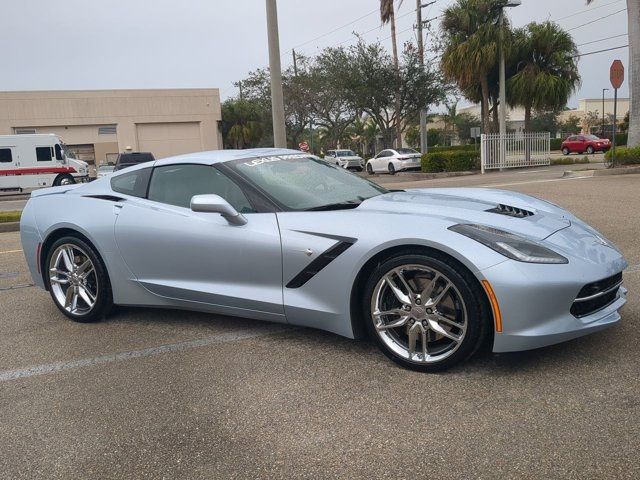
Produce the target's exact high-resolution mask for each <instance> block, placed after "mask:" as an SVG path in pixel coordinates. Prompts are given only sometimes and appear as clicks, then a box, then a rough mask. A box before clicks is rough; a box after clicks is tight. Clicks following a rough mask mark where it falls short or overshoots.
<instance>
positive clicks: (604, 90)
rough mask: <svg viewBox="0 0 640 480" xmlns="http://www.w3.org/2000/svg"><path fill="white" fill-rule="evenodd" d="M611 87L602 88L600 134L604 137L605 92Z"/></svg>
mask: <svg viewBox="0 0 640 480" xmlns="http://www.w3.org/2000/svg"><path fill="white" fill-rule="evenodd" d="M608 91H609V89H608V88H603V89H602V131H601V132H600V135H601V136H602V137H604V125H605V119H604V92H608Z"/></svg>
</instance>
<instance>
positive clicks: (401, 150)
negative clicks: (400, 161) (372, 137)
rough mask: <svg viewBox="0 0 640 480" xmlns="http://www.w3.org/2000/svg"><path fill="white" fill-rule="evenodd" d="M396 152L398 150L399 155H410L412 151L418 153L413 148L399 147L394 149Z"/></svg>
mask: <svg viewBox="0 0 640 480" xmlns="http://www.w3.org/2000/svg"><path fill="white" fill-rule="evenodd" d="M396 152H398V153H399V154H400V155H407V154H408V155H412V154H414V153H418V152H416V151H415V150H414V149H413V148H399V149H397V150H396Z"/></svg>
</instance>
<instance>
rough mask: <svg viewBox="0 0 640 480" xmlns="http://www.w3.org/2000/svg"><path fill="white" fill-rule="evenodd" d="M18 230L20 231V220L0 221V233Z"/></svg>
mask: <svg viewBox="0 0 640 480" xmlns="http://www.w3.org/2000/svg"><path fill="white" fill-rule="evenodd" d="M19 231H20V222H5V223H0V233H6V232H19Z"/></svg>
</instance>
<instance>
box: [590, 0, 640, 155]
mask: <svg viewBox="0 0 640 480" xmlns="http://www.w3.org/2000/svg"><path fill="white" fill-rule="evenodd" d="M591 3H593V0H587V5H589V4H591ZM627 15H628V24H629V27H628V28H629V30H628V32H629V61H630V65H629V72H630V74H629V93H630V96H631V105H630V107H629V112H630V115H629V139H628V140H627V145H628V146H630V147H637V146H640V0H627Z"/></svg>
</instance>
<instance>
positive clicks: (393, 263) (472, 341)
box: [362, 252, 491, 372]
mask: <svg viewBox="0 0 640 480" xmlns="http://www.w3.org/2000/svg"><path fill="white" fill-rule="evenodd" d="M397 271H400V272H401V273H402V274H403V277H404V278H405V280H406V282H405V283H402V282H401V281H400V278H399V277H396V276H395V275H396V273H395V272H397ZM416 273H417V275H416ZM435 274H438V275H439V277H437V279H436V285H435V286H434V287H433V290H432V291H431V292H429V293H428V294H426V293H425V292H426V291H427V289H428V288H430V285H431V281H432V280H433V278H435ZM390 275H391V278H392V281H393V282H394V283H396V286H397V285H399V284H401V285H404V286H402V287H400V288H401V290H402V292H403V293H407V292H406V290H407V288H406V287H410V288H412V291H418V290H420V291H421V292H422V294H423V295H429V298H428V299H427V298H421V297H418V296H413V298H412V300H411V306H408V305H407V304H402V302H401V301H400V300H399V297H398V296H397V295H395V294H394V293H393V289H392V288H391V287H390V284H389V283H388V281H387V280H386V278H389V276H390ZM411 275H413V276H411ZM420 275H423V276H422V277H421V276H420ZM429 275H433V277H429ZM445 286H446V287H447V288H446V289H445ZM443 291H444V292H445V293H444V294H442V292H443ZM441 294H442V295H443V297H442V299H440V300H438V298H437V297H439V296H441ZM411 295H413V293H412V294H411ZM484 298H486V297H485V294H484V292H483V291H481V288H480V286H479V284H478V283H477V281H476V280H475V278H474V277H473V276H472V275H471V274H470V273H469V272H468V271H466V270H465V269H464V268H463V267H461V266H458V265H456V264H454V263H452V262H451V261H450V260H449V259H448V258H447V257H446V256H444V255H438V254H437V253H435V254H432V255H426V254H423V253H419V252H415V253H412V252H408V253H405V254H399V255H396V256H393V257H391V258H389V259H387V260H385V261H383V262H381V263H380V264H379V265H378V267H377V268H376V269H375V270H374V271H373V272H372V273H371V275H370V277H369V279H368V281H367V283H366V285H365V288H364V295H363V300H362V302H363V303H362V312H363V318H364V322H365V325H366V330H367V331H368V333H369V335H370V337H371V338H373V339H374V341H375V342H376V344H377V345H378V347H379V348H380V349H381V350H382V351H383V353H384V354H385V355H386V356H387V357H389V358H390V359H391V360H393V361H394V362H396V363H397V364H399V365H401V366H403V367H405V368H408V369H411V370H417V371H421V372H438V371H441V370H444V369H447V368H450V367H452V366H454V365H458V364H460V363H462V362H464V361H465V360H467V359H468V358H469V357H470V356H471V355H473V354H474V353H475V352H476V351H477V350H478V349H479V348H480V347H481V346H482V345H483V344H484V342H485V340H486V339H487V336H488V335H489V331H490V327H491V322H490V319H491V316H490V315H489V313H488V309H487V307H486V302H484V301H483V299H484ZM432 299H434V300H438V302H437V303H435V304H433V305H432V306H433V309H431V308H430V307H429V305H430V304H431V302H432ZM381 301H384V302H389V301H391V302H396V303H397V304H396V305H395V306H393V305H392V304H389V303H386V304H384V305H381V304H380V302H381ZM398 304H400V305H402V306H401V307H398ZM380 308H383V311H389V310H396V311H399V312H400V313H401V314H402V315H404V313H407V312H406V310H405V309H410V311H409V312H408V313H407V316H406V317H403V316H402V315H398V314H394V313H391V314H388V315H379V314H378V315H376V316H374V312H375V311H381V310H380ZM429 312H431V313H429ZM414 315H415V317H413V316H414ZM396 316H397V318H396ZM453 317H455V319H454V318H453ZM405 318H406V320H405V322H406V323H404V324H401V325H399V326H398V327H397V328H389V323H394V322H397V321H402V320H403V319H405ZM433 322H435V325H434V324H433ZM447 322H448V323H447ZM442 325H445V326H446V327H447V328H445V329H444V331H445V332H448V335H453V336H454V337H457V338H458V341H457V342H456V341H454V340H453V339H449V338H448V337H446V336H444V335H442V334H440V333H437V332H436V330H433V328H436V329H438V328H439V329H440V331H442V328H443V327H442ZM451 325H456V326H451ZM438 326H439V327H438ZM411 331H415V332H416V333H414V334H413V335H414V343H413V345H414V348H413V351H412V350H411V349H410V347H409V345H410V342H411V336H410V335H411V333H410V332H411ZM418 331H420V333H417V332H418ZM422 332H424V333H422ZM452 338H453V337H452ZM424 340H426V344H427V353H426V355H425V350H424V349H423V347H422V345H423V341H424ZM403 342H404V343H403ZM418 344H419V345H420V348H419V347H418ZM438 349H440V350H441V351H439V350H438ZM429 350H431V352H429Z"/></svg>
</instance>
